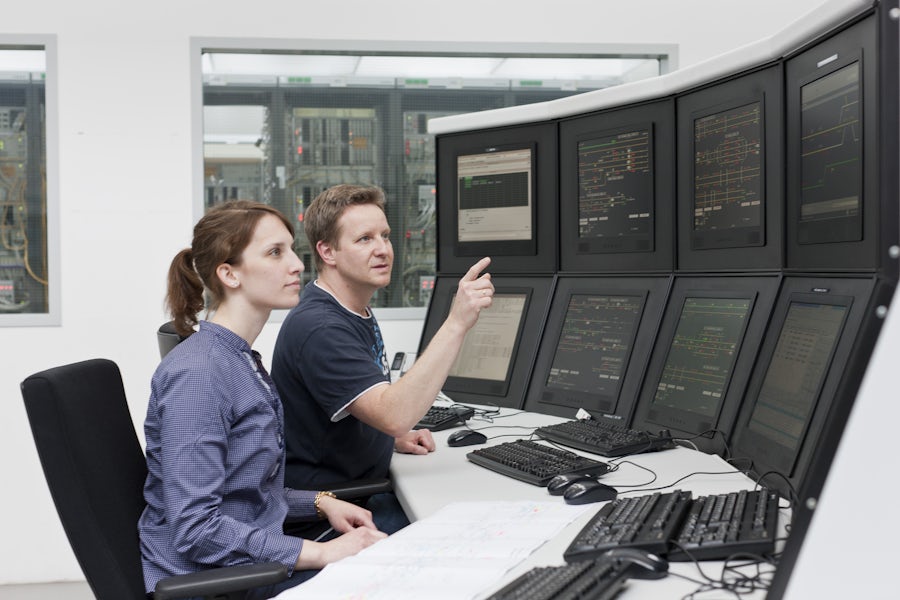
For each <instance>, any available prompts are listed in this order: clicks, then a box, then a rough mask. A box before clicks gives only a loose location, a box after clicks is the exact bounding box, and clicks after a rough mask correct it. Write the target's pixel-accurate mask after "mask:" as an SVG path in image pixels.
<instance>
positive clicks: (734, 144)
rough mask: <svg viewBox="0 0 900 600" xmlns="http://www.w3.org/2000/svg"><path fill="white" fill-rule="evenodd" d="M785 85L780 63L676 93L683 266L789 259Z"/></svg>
mask: <svg viewBox="0 0 900 600" xmlns="http://www.w3.org/2000/svg"><path fill="white" fill-rule="evenodd" d="M783 89H784V83H783V68H782V66H781V65H776V66H771V67H768V68H765V69H762V70H759V71H756V72H753V73H749V74H746V75H741V76H739V77H733V78H730V79H726V80H723V81H718V82H713V83H712V84H710V85H708V86H706V87H703V88H701V89H699V90H695V91H690V92H687V93H685V94H684V95H683V96H680V97H679V98H678V99H677V101H676V103H677V104H676V105H677V111H678V171H679V178H678V235H677V236H676V237H677V239H678V250H679V252H678V263H679V265H678V266H679V267H680V268H681V269H689V270H698V271H708V270H717V271H732V272H734V271H749V270H752V271H765V270H773V269H780V268H782V267H783V266H784V264H783V262H784V258H783V248H782V243H783V242H782V240H783V239H784V231H783V230H784V214H783V212H784V158H783V157H784V141H783V140H784V127H783V123H784V106H783V102H784V99H783ZM681 175H683V176H681Z"/></svg>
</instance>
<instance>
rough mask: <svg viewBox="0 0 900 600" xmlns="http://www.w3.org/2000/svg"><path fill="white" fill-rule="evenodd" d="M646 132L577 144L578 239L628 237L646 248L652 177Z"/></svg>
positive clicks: (640, 130) (647, 133)
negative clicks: (639, 240)
mask: <svg viewBox="0 0 900 600" xmlns="http://www.w3.org/2000/svg"><path fill="white" fill-rule="evenodd" d="M651 147H652V140H651V135H650V130H649V129H639V130H635V131H628V132H624V133H618V134H614V135H608V136H603V137H597V138H594V139H589V140H583V141H580V142H579V143H578V235H579V237H581V238H595V237H622V236H632V237H635V238H639V239H641V240H643V247H646V248H649V247H651V244H652V237H651V236H652V234H653V227H652V225H653V223H652V209H653V174H652V172H651V162H650V158H651V156H650V148H651Z"/></svg>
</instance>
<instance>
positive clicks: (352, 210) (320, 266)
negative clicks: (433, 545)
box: [272, 185, 494, 533]
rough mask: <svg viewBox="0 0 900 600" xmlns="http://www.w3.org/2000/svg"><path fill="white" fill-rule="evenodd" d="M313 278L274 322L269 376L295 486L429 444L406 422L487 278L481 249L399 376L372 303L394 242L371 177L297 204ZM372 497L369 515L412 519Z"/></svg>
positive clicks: (481, 300) (372, 471)
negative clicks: (393, 377)
mask: <svg viewBox="0 0 900 600" xmlns="http://www.w3.org/2000/svg"><path fill="white" fill-rule="evenodd" d="M304 228H305V231H306V235H307V238H308V239H309V243H310V245H311V246H312V247H313V248H315V261H316V269H317V271H318V279H317V280H316V281H313V282H311V283H309V284H308V285H307V286H306V288H305V289H304V291H303V295H302V297H301V299H300V304H299V305H298V306H297V307H295V308H294V309H292V310H291V312H290V313H289V314H288V316H287V318H286V319H285V321H284V323H283V324H282V326H281V330H280V331H279V334H278V339H277V341H276V344H275V351H274V355H273V358H272V377H273V378H274V379H275V382H276V384H277V386H278V390H279V392H280V394H281V397H282V400H283V402H284V412H285V429H286V431H285V440H286V445H287V471H286V473H285V475H286V482H287V485H288V486H289V487H296V488H298V489H313V488H315V489H327V485H328V484H329V483H335V482H340V481H350V480H356V479H367V478H376V477H386V476H387V473H388V467H389V465H390V460H391V455H392V453H393V452H394V450H396V451H397V452H404V453H410V454H427V453H428V452H432V451H434V449H435V445H434V439H433V438H432V436H431V432H430V431H428V430H412V428H413V426H414V425H415V424H416V423H417V422H418V421H419V419H420V418H421V417H422V416H423V415H424V414H425V412H426V411H427V410H428V408H429V407H430V406H431V405H432V403H433V402H434V399H435V397H436V396H437V394H438V392H439V391H440V388H441V386H442V385H443V383H444V380H445V379H446V378H447V374H448V373H449V370H450V365H452V364H453V362H454V360H455V359H456V355H457V354H458V353H459V350H460V348H461V346H462V343H463V339H464V337H465V335H466V332H468V331H469V329H471V328H472V326H473V325H475V322H476V321H477V319H478V313H479V311H481V310H482V309H484V308H487V307H489V306H490V305H491V302H492V298H493V294H494V286H493V285H492V283H491V277H490V274H488V273H485V274H481V272H482V271H483V270H484V269H486V268H487V266H488V265H489V264H490V259H488V258H483V259H481V260H480V261H478V262H477V263H476V264H475V265H473V266H472V268H471V269H469V272H468V273H467V274H466V275H465V276H464V277H463V278H462V279H461V280H460V283H459V289H458V291H457V294H456V298H455V301H454V303H453V307H452V309H451V312H450V314H449V315H448V317H447V320H446V321H445V322H444V324H443V325H442V326H441V328H440V329H439V330H438V331H437V332H436V333H435V335H434V337H433V338H432V340H431V342H430V344H429V346H428V348H427V350H426V351H425V352H423V353H422V354H421V355H420V356H419V357H418V360H417V361H416V363H415V364H414V365H413V367H412V368H411V369H410V370H409V371H407V372H406V374H405V375H404V376H403V378H402V379H400V380H398V381H397V382H396V383H393V384H392V383H391V382H390V369H389V367H388V361H387V357H386V356H385V351H384V342H383V340H382V337H381V330H380V329H379V327H378V322H377V321H376V320H375V316H374V315H373V314H372V311H371V310H370V308H369V302H370V301H371V299H372V296H373V295H374V294H375V292H376V291H377V290H379V289H381V288H383V287H385V286H387V285H388V284H389V283H390V281H391V268H392V266H393V260H394V251H393V247H392V246H391V240H390V227H389V226H388V222H387V217H386V215H385V213H384V193H383V192H382V191H381V190H380V189H379V188H375V187H361V186H354V185H338V186H335V187H332V188H329V189H328V190H325V191H324V192H322V193H321V194H320V195H319V196H318V197H317V198H316V199H315V200H314V201H313V202H312V204H310V206H309V207H308V208H307V209H306V211H305V213H304ZM384 496H385V495H379V496H375V497H373V498H372V499H371V500H370V502H369V505H368V508H369V510H371V511H372V513H373V517H374V520H375V524H376V525H377V526H378V528H379V529H380V530H382V531H384V532H386V533H393V532H394V531H396V530H398V529H400V528H402V527H403V526H405V525H406V524H408V523H409V521H408V520H407V519H406V516H405V515H404V514H403V511H402V509H401V508H400V506H399V503H397V501H396V498H395V497H393V495H392V494H391V495H388V496H389V497H384Z"/></svg>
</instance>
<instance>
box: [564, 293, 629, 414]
mask: <svg viewBox="0 0 900 600" xmlns="http://www.w3.org/2000/svg"><path fill="white" fill-rule="evenodd" d="M643 305H644V298H643V296H639V295H634V296H626V295H616V296H603V295H595V294H572V295H571V296H569V306H568V307H567V308H566V316H565V318H564V319H563V329H562V332H560V336H559V341H558V343H557V345H556V355H555V356H554V357H553V363H552V364H551V365H550V373H549V375H548V376H547V388H548V389H552V390H564V391H569V390H571V391H575V392H582V393H590V392H592V391H596V392H598V393H599V394H602V395H607V396H610V395H611V396H615V395H617V393H618V390H619V386H620V385H621V382H622V374H623V373H624V371H625V366H626V365H627V364H628V358H629V356H630V355H631V347H632V343H633V342H634V332H635V329H636V328H637V323H638V320H639V319H640V315H641V310H642V309H643V308H644V306H643Z"/></svg>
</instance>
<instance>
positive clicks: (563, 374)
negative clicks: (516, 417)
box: [525, 276, 671, 424]
mask: <svg viewBox="0 0 900 600" xmlns="http://www.w3.org/2000/svg"><path fill="white" fill-rule="evenodd" d="M670 285H671V276H658V277H609V276H608V277H598V276H585V277H577V276H560V278H559V280H558V281H557V284H556V292H555V294H554V296H553V302H552V303H551V305H550V314H549V316H548V317H547V325H546V327H545V328H544V336H543V338H542V340H541V345H540V348H539V350H538V355H537V360H536V362H535V367H534V371H533V372H532V377H531V384H530V385H529V386H528V396H527V398H526V400H525V410H528V411H530V412H538V413H545V414H551V415H557V416H561V417H570V418H574V417H575V414H576V412H577V411H578V409H584V410H587V411H588V412H589V413H591V415H593V417H594V418H596V419H605V420H609V421H611V422H614V423H620V424H627V423H628V422H629V421H630V419H631V414H632V411H633V409H634V406H635V403H636V400H637V395H638V392H639V391H640V385H641V381H642V380H643V377H644V373H645V371H646V368H647V361H648V360H649V357H650V351H651V349H652V348H653V340H654V339H656V332H657V328H658V327H659V322H660V319H661V318H662V312H663V308H664V307H665V304H666V296H667V294H668V291H669V287H670Z"/></svg>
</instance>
